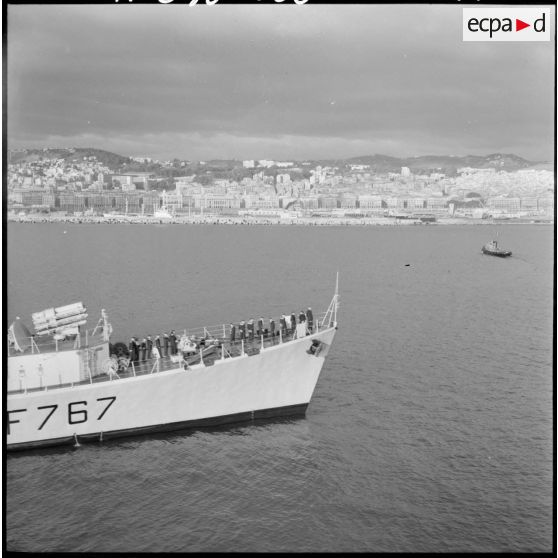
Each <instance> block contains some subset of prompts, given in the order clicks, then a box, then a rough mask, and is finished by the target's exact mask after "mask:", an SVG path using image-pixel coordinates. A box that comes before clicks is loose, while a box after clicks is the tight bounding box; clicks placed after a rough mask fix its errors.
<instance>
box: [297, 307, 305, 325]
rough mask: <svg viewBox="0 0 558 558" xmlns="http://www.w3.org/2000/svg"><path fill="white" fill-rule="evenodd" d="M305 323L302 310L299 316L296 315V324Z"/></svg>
mask: <svg viewBox="0 0 558 558" xmlns="http://www.w3.org/2000/svg"><path fill="white" fill-rule="evenodd" d="M305 321H306V314H305V313H304V310H301V311H300V314H299V315H298V322H299V323H301V324H303V323H304V322H305Z"/></svg>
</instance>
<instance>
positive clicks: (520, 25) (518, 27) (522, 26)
mask: <svg viewBox="0 0 558 558" xmlns="http://www.w3.org/2000/svg"><path fill="white" fill-rule="evenodd" d="M525 27H531V24H530V23H525V22H524V21H521V20H520V19H516V20H515V30H516V31H521V30H522V29H525Z"/></svg>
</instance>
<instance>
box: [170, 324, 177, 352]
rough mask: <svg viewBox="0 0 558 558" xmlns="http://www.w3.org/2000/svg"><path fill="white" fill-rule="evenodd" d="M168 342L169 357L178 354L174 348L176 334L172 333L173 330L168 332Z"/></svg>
mask: <svg viewBox="0 0 558 558" xmlns="http://www.w3.org/2000/svg"><path fill="white" fill-rule="evenodd" d="M169 341H170V350H171V355H175V354H176V353H177V352H178V350H177V348H176V334H175V333H174V329H173V330H172V331H171V332H170V335H169Z"/></svg>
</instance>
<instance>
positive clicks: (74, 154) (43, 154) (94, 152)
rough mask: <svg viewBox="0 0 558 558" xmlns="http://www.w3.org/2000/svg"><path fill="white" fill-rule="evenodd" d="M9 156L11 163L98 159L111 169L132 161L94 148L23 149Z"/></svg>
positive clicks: (12, 152)
mask: <svg viewBox="0 0 558 558" xmlns="http://www.w3.org/2000/svg"><path fill="white" fill-rule="evenodd" d="M9 155H10V159H9V160H10V162H11V163H26V162H32V161H44V160H48V159H64V160H65V161H67V162H73V161H75V162H79V161H83V160H84V158H88V157H96V159H97V161H99V162H100V163H102V164H103V165H106V166H107V167H109V168H110V169H116V168H118V167H121V166H123V165H126V164H128V163H130V161H131V159H130V157H123V156H122V155H117V154H116V153H111V152H110V151H105V150H104V149H94V148H92V147H69V148H45V149H23V150H17V151H10V153H9Z"/></svg>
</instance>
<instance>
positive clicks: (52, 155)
mask: <svg viewBox="0 0 558 558" xmlns="http://www.w3.org/2000/svg"><path fill="white" fill-rule="evenodd" d="M9 156H10V157H9V161H10V162H12V163H18V162H31V161H37V160H41V159H43V160H44V159H57V158H60V159H64V160H69V161H72V160H73V161H76V162H80V161H83V159H84V157H85V158H88V157H96V159H97V160H98V161H99V162H101V163H103V164H105V165H106V166H108V167H109V168H111V169H112V170H116V169H117V168H118V167H123V166H124V165H128V164H130V163H131V162H132V158H131V157H126V156H123V155H119V154H117V153H113V152H111V151H106V150H104V149H97V148H92V147H74V148H45V149H19V150H9ZM212 161H216V162H219V166H223V165H225V166H226V162H227V161H229V162H230V164H231V165H232V166H233V167H234V166H239V165H240V164H241V162H240V161H239V160H237V159H214V160H209V161H207V163H208V164H211V162H212ZM305 161H306V162H310V163H314V164H316V165H322V166H349V165H368V166H369V167H370V171H371V172H378V173H382V172H401V168H402V167H407V168H409V170H410V171H411V172H412V173H414V174H421V173H429V172H440V173H444V174H450V175H452V174H456V172H457V169H459V168H463V167H473V168H486V169H488V168H494V169H496V170H504V171H515V170H520V169H526V168H534V167H541V166H542V167H548V166H549V165H552V163H551V162H546V161H529V160H527V159H524V158H523V157H519V156H518V155H515V154H513V153H490V154H488V155H464V156H459V155H421V156H415V157H394V156H391V155H383V154H378V153H377V154H374V155H361V156H357V157H346V158H330V159H306V160H305ZM296 163H302V161H296V162H295V164H296ZM285 172H288V169H285Z"/></svg>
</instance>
